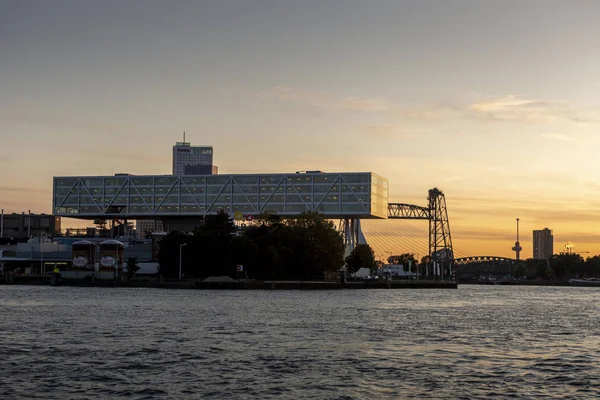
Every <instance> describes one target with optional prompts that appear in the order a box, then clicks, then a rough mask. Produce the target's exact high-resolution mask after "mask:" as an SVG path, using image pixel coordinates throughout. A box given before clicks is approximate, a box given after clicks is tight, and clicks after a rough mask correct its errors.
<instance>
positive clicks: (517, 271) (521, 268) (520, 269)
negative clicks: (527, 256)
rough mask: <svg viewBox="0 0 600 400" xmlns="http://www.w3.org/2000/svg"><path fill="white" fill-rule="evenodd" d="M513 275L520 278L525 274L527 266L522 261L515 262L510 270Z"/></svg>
mask: <svg viewBox="0 0 600 400" xmlns="http://www.w3.org/2000/svg"><path fill="white" fill-rule="evenodd" d="M512 274H513V276H515V277H517V278H521V277H523V276H526V275H527V266H526V265H525V264H523V263H518V264H515V266H514V267H513V271H512Z"/></svg>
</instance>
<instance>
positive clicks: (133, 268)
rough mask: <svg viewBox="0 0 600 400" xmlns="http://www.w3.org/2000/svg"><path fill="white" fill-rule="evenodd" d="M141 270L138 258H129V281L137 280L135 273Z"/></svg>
mask: <svg viewBox="0 0 600 400" xmlns="http://www.w3.org/2000/svg"><path fill="white" fill-rule="evenodd" d="M139 270H140V267H139V266H138V259H137V257H129V258H128V259H127V280H128V281H131V280H132V279H133V278H135V273H136V272H138V271H139Z"/></svg>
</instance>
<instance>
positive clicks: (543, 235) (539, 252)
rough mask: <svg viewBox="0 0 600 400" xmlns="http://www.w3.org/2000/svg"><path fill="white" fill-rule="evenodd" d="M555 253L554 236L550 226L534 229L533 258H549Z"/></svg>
mask: <svg viewBox="0 0 600 400" xmlns="http://www.w3.org/2000/svg"><path fill="white" fill-rule="evenodd" d="M553 254H554V237H553V236H552V231H551V230H550V229H548V228H544V229H541V230H534V231H533V258H534V259H536V260H549V259H550V258H552V255H553Z"/></svg>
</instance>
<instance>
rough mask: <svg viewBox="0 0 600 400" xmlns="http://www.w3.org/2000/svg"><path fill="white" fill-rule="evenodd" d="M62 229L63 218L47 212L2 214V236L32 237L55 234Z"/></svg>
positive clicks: (0, 223) (0, 220)
mask: <svg viewBox="0 0 600 400" xmlns="http://www.w3.org/2000/svg"><path fill="white" fill-rule="evenodd" d="M60 229H61V218H60V217H56V216H53V215H47V214H31V213H29V212H27V213H24V212H23V213H21V214H17V213H12V214H4V211H2V213H1V214H0V237H6V238H30V237H37V236H40V235H41V234H47V235H53V234H54V233H55V232H59V231H60Z"/></svg>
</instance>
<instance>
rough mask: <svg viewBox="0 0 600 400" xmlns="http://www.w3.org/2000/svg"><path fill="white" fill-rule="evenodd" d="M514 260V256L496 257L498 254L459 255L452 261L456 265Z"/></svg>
mask: <svg viewBox="0 0 600 400" xmlns="http://www.w3.org/2000/svg"><path fill="white" fill-rule="evenodd" d="M515 262H516V260H515V259H514V258H508V257H498V256H470V257H460V258H455V259H454V263H455V264H456V265H468V264H475V263H494V264H495V263H508V264H513V263H515Z"/></svg>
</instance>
